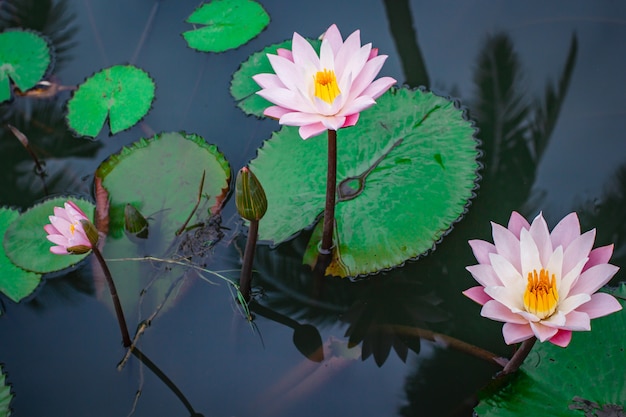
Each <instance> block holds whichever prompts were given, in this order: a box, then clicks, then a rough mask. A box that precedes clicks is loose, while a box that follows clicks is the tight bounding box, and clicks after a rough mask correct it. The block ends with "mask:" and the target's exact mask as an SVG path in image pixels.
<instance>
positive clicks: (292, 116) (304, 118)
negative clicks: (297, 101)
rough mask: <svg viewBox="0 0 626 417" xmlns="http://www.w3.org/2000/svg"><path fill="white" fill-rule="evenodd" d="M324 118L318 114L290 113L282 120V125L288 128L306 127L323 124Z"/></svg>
mask: <svg viewBox="0 0 626 417" xmlns="http://www.w3.org/2000/svg"><path fill="white" fill-rule="evenodd" d="M323 119H324V116H322V115H321V114H317V113H303V112H297V111H294V112H289V113H285V114H284V115H283V116H282V117H281V118H280V124H283V125H287V126H305V125H310V124H312V123H321V122H322V120H323Z"/></svg>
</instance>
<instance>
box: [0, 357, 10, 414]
mask: <svg viewBox="0 0 626 417" xmlns="http://www.w3.org/2000/svg"><path fill="white" fill-rule="evenodd" d="M6 379H7V378H6V375H5V374H4V369H3V367H2V365H0V417H9V416H10V415H11V408H10V406H11V400H12V399H13V394H12V393H11V386H10V385H9V384H7V380H6Z"/></svg>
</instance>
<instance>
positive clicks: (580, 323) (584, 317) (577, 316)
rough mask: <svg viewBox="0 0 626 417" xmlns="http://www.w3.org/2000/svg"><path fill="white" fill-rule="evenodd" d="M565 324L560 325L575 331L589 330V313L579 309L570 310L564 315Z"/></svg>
mask: <svg viewBox="0 0 626 417" xmlns="http://www.w3.org/2000/svg"><path fill="white" fill-rule="evenodd" d="M565 318H566V321H565V325H564V326H563V327H562V328H563V329H565V330H575V331H588V330H591V319H590V318H589V314H587V313H583V312H581V311H571V312H570V313H569V314H567V315H566V316H565Z"/></svg>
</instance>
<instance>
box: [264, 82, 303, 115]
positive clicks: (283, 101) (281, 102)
mask: <svg viewBox="0 0 626 417" xmlns="http://www.w3.org/2000/svg"><path fill="white" fill-rule="evenodd" d="M257 94H258V95H260V96H261V97H263V98H264V99H266V100H267V101H270V102H272V103H274V104H276V105H277V106H280V107H284V108H286V109H292V110H297V111H307V110H308V109H307V107H310V104H309V106H307V105H306V103H303V102H302V100H301V99H300V96H299V95H298V94H296V93H295V92H293V91H291V90H287V89H285V88H266V89H264V90H261V91H257Z"/></svg>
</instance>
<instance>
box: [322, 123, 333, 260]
mask: <svg viewBox="0 0 626 417" xmlns="http://www.w3.org/2000/svg"><path fill="white" fill-rule="evenodd" d="M336 190H337V131H336V130H331V129H329V130H328V170H327V174H326V206H325V208H324V231H323V233H322V244H321V247H320V254H321V255H326V256H328V255H330V251H331V249H332V247H333V227H334V224H335V194H336Z"/></svg>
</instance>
